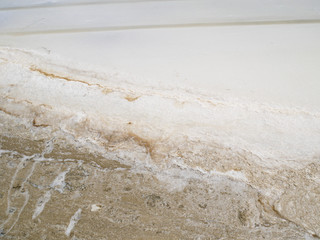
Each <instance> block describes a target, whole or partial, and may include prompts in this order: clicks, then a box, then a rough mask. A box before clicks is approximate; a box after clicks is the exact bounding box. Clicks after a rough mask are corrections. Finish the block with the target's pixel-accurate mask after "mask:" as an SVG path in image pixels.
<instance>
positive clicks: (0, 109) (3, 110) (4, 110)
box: [0, 107, 18, 116]
mask: <svg viewBox="0 0 320 240" xmlns="http://www.w3.org/2000/svg"><path fill="white" fill-rule="evenodd" d="M0 111H1V112H4V113H6V114H8V115H12V116H18V115H17V114H14V113H12V112H9V111H8V110H6V109H4V108H2V107H0Z"/></svg>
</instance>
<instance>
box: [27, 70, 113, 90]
mask: <svg viewBox="0 0 320 240" xmlns="http://www.w3.org/2000/svg"><path fill="white" fill-rule="evenodd" d="M29 69H30V70H31V71H33V72H38V73H40V74H42V75H44V76H46V77H51V78H59V79H63V80H66V81H68V82H78V83H83V84H86V85H88V86H96V87H99V88H101V89H102V92H103V93H105V94H108V93H111V92H113V90H111V89H108V88H106V87H104V86H102V85H100V84H97V83H93V84H91V83H88V82H86V81H83V80H78V79H72V78H69V77H65V76H60V75H56V74H53V73H48V72H46V71H44V70H42V69H39V68H36V67H30V68H29Z"/></svg>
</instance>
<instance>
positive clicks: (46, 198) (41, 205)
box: [32, 190, 51, 219]
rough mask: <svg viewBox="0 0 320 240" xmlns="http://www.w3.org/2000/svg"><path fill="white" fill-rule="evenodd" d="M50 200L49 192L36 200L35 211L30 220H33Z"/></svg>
mask: <svg viewBox="0 0 320 240" xmlns="http://www.w3.org/2000/svg"><path fill="white" fill-rule="evenodd" d="M50 199H51V190H49V191H47V192H46V193H45V194H44V195H43V196H42V197H41V198H39V199H38V202H37V206H36V209H35V210H34V213H33V215H32V219H35V218H36V217H38V216H39V215H40V213H42V211H43V209H44V207H45V205H46V203H47V202H49V200H50Z"/></svg>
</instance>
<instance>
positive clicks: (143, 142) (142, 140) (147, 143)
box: [128, 132, 154, 156]
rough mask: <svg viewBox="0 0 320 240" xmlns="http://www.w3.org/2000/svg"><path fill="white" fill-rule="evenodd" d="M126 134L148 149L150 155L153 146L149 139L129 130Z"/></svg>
mask: <svg viewBox="0 0 320 240" xmlns="http://www.w3.org/2000/svg"><path fill="white" fill-rule="evenodd" d="M128 136H129V137H130V138H132V139H133V140H134V141H135V142H136V143H137V144H138V145H140V146H142V147H144V148H145V149H146V150H147V151H148V153H149V154H150V155H151V156H152V152H153V150H154V147H153V144H152V143H151V141H149V140H147V139H145V138H142V137H140V136H138V135H137V134H135V133H132V132H129V133H128Z"/></svg>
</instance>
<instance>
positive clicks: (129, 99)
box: [125, 95, 140, 102]
mask: <svg viewBox="0 0 320 240" xmlns="http://www.w3.org/2000/svg"><path fill="white" fill-rule="evenodd" d="M138 98H140V96H130V95H127V96H126V97H125V99H126V100H127V101H129V102H134V101H135V100H137V99H138Z"/></svg>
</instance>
